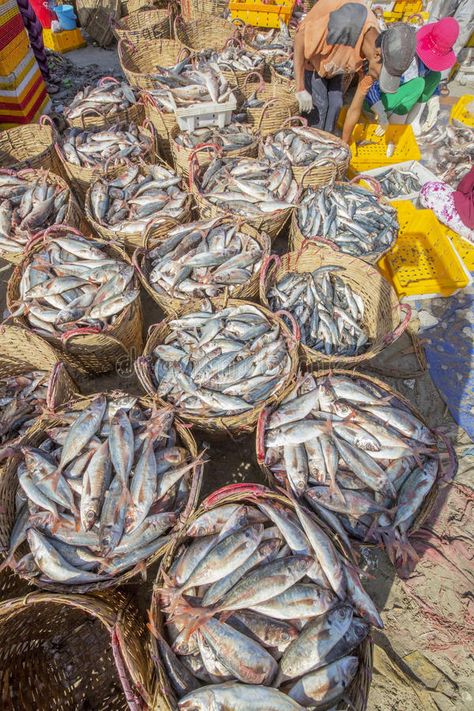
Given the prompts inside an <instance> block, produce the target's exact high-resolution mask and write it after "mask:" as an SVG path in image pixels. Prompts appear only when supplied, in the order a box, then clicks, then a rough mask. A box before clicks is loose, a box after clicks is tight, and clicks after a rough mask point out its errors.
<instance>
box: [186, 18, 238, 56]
mask: <svg viewBox="0 0 474 711" xmlns="http://www.w3.org/2000/svg"><path fill="white" fill-rule="evenodd" d="M234 33H235V26H234V25H233V24H232V22H229V21H228V20H223V19H221V18H220V17H216V16H215V15H206V14H205V13H201V14H200V15H199V18H198V19H196V20H191V21H190V22H185V21H184V20H183V18H182V17H181V16H178V17H177V18H176V19H175V21H174V34H175V37H176V39H177V40H178V41H179V42H180V43H181V46H182V47H186V49H189V51H190V52H202V51H203V50H206V49H214V50H217V51H218V50H220V49H224V47H225V46H226V44H227V42H228V40H229V39H230V38H231V37H233V35H234Z"/></svg>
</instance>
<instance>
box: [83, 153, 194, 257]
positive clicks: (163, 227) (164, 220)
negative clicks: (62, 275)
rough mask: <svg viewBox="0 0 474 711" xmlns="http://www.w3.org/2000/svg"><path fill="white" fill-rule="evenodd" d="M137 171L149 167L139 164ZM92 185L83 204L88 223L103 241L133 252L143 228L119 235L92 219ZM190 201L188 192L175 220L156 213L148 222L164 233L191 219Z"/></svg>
mask: <svg viewBox="0 0 474 711" xmlns="http://www.w3.org/2000/svg"><path fill="white" fill-rule="evenodd" d="M156 162H157V163H163V165H164V166H165V167H166V168H167V169H169V166H168V165H167V164H166V163H164V161H161V160H160V159H159V158H158V159H157V161H156ZM139 171H140V173H141V175H148V174H149V172H150V167H149V166H147V165H142V166H140V169H139ZM93 187H94V183H93V184H92V185H91V186H90V188H89V190H88V191H87V195H86V200H85V204H84V208H85V212H86V216H87V219H88V221H89V223H90V225H91V226H92V229H93V230H94V231H95V232H96V233H97V235H98V236H99V237H100V238H101V239H102V240H104V241H105V242H114V243H118V244H120V245H121V246H123V247H124V248H125V249H126V250H127V252H129V253H133V252H134V250H135V249H136V248H137V247H143V246H144V234H145V230H142V231H141V232H136V233H134V234H128V235H120V234H119V233H117V232H114V230H111V229H109V228H108V227H105V226H104V225H101V224H100V223H99V222H97V221H96V220H95V219H94V217H93V215H92V209H91V191H92V189H93ZM179 187H180V188H181V190H183V192H186V186H184V185H182V184H181V185H180V186H179ZM192 203H193V198H192V196H191V195H190V194H188V195H187V197H186V202H185V204H184V206H183V209H182V211H181V215H180V217H179V219H176V220H175V219H173V218H172V217H166V216H164V217H160V214H159V213H157V214H156V215H155V216H152V217H150V221H149V224H153V225H157V229H159V230H160V233H161V234H163V235H166V234H167V232H168V231H169V230H170V229H172V228H173V227H174V226H175V225H176V224H180V223H182V222H189V220H190V219H191V209H192Z"/></svg>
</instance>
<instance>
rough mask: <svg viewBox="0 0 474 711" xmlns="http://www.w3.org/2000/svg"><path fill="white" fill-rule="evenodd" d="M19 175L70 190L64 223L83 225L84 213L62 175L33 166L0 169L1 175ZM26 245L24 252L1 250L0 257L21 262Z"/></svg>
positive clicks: (73, 225) (30, 180)
mask: <svg viewBox="0 0 474 711" xmlns="http://www.w3.org/2000/svg"><path fill="white" fill-rule="evenodd" d="M5 174H7V175H17V176H18V177H19V178H24V179H25V180H28V181H29V182H31V183H32V182H33V181H34V180H36V179H37V178H41V179H43V178H44V180H46V182H47V184H48V185H55V186H57V187H59V188H60V189H61V190H67V191H68V196H69V197H68V204H67V210H66V215H65V217H64V224H67V225H71V227H81V224H82V214H81V212H80V210H79V205H78V204H77V202H76V200H75V198H74V196H73V195H72V192H71V188H70V187H69V185H68V184H67V183H66V181H65V180H64V179H63V178H62V177H60V176H59V175H56V174H55V173H52V172H50V171H49V170H45V169H43V168H41V169H33V168H24V169H23V170H19V171H13V170H6V169H0V175H5ZM33 236H34V233H30V238H31V237H33ZM26 248H27V247H26V245H25V249H24V250H23V252H20V253H19V254H16V253H15V252H1V251H0V257H1V258H2V259H4V260H5V261H6V262H10V263H11V264H19V263H20V262H21V260H22V259H23V256H24V252H25V250H26Z"/></svg>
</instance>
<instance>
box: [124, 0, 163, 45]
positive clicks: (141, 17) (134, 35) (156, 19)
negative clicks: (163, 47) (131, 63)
mask: <svg viewBox="0 0 474 711" xmlns="http://www.w3.org/2000/svg"><path fill="white" fill-rule="evenodd" d="M174 7H175V6H174V4H173V3H170V4H169V6H168V8H166V9H161V10H160V9H158V8H153V9H150V8H148V9H147V8H142V9H140V10H138V11H136V12H132V13H131V14H130V15H127V16H126V17H122V19H120V20H118V21H117V22H114V23H113V30H114V34H115V36H116V37H117V39H118V40H122V39H128V40H130V41H131V42H138V41H140V40H150V41H153V40H155V39H160V38H163V39H170V37H171V33H172V31H173V9H174Z"/></svg>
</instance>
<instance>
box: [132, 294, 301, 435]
mask: <svg viewBox="0 0 474 711" xmlns="http://www.w3.org/2000/svg"><path fill="white" fill-rule="evenodd" d="M208 301H210V302H211V303H212V304H213V306H215V307H217V308H225V307H226V306H242V305H243V304H245V303H246V302H245V301H243V300H240V299H227V296H226V295H224V296H223V297H218V298H216V299H209V300H208ZM206 303H208V302H207V301H206ZM201 305H202V302H201V304H199V303H198V304H196V302H193V303H192V304H191V305H190V306H188V307H187V308H186V309H183V310H182V311H181V315H183V314H186V313H189V312H191V311H195V310H196V307H198V309H199V308H200V306H201ZM252 306H254V307H255V306H256V304H252ZM257 308H258V309H259V310H260V311H262V313H263V314H264V315H265V316H266V317H267V318H268V320H269V321H270V323H275V324H278V325H279V327H280V329H281V331H280V333H281V334H282V335H283V336H284V338H285V340H286V343H287V347H288V353H289V355H290V359H291V368H290V372H289V373H288V375H287V377H286V378H285V380H284V381H283V382H282V384H281V385H280V386H279V388H277V390H276V391H275V392H274V393H273V395H271V396H270V397H269V398H268V400H264V401H262V402H260V403H259V404H258V405H256V406H255V407H254V408H253V409H252V410H249V411H248V412H244V413H241V414H238V415H229V416H225V417H203V416H197V415H190V414H188V413H186V412H185V411H184V410H180V409H179V408H177V410H176V412H177V414H178V416H179V417H180V418H181V419H182V420H184V421H186V422H190V423H193V424H195V425H196V427H198V428H199V429H200V430H202V431H204V432H206V433H207V434H210V435H212V434H214V435H217V436H221V435H224V434H226V433H232V434H242V433H248V432H252V431H253V430H254V429H255V425H256V422H257V419H258V416H259V414H260V412H261V411H262V410H263V409H264V408H265V406H266V405H267V403H274V402H280V401H281V400H283V398H284V397H286V395H287V394H288V392H290V390H291V388H292V387H293V381H294V377H295V374H296V371H297V369H298V341H297V339H296V335H295V334H293V333H292V332H291V331H290V330H289V328H288V327H287V326H286V324H285V323H284V322H283V320H282V319H281V318H280V317H279V316H278V314H274V313H272V312H271V311H268V309H266V308H264V307H263V306H257ZM170 320H171V318H169V317H168V318H165V319H164V320H163V321H161V322H160V323H158V324H155V325H154V326H150V329H149V331H148V338H147V342H146V345H145V348H144V351H143V357H141V358H138V359H137V360H136V361H135V371H136V374H137V376H138V379H139V380H140V383H141V384H142V387H143V388H144V390H145V391H146V393H147V394H148V395H150V396H151V397H153V398H154V399H155V400H156V401H157V402H159V403H160V404H163V405H166V404H167V403H166V401H164V400H162V399H161V398H159V397H158V396H157V394H156V387H155V380H154V375H153V373H152V370H151V367H150V357H151V354H152V352H153V349H154V348H155V347H156V346H157V345H159V344H160V343H164V342H165V340H166V338H167V336H168V335H169V333H170V328H169V326H168V322H169V321H170Z"/></svg>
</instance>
